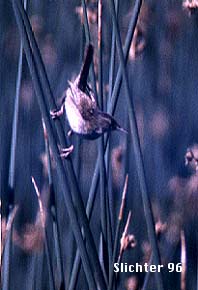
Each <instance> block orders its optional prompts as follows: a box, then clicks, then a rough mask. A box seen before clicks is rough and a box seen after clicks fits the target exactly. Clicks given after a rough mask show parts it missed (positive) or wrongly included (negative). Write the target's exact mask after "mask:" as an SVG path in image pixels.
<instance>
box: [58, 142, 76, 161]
mask: <svg viewBox="0 0 198 290" xmlns="http://www.w3.org/2000/svg"><path fill="white" fill-rule="evenodd" d="M73 150H74V145H71V146H69V147H68V148H61V149H60V152H61V153H60V157H62V158H67V157H68V156H69V155H70V154H71V153H72V151H73Z"/></svg>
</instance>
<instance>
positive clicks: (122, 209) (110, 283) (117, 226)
mask: <svg viewBox="0 0 198 290" xmlns="http://www.w3.org/2000/svg"><path fill="white" fill-rule="evenodd" d="M127 188H128V174H127V175H126V178H125V182H124V188H123V192H122V200H121V204H120V211H119V216H118V222H117V225H116V232H115V241H114V247H113V258H112V262H111V271H110V275H109V286H108V290H111V289H112V287H113V277H114V276H113V274H114V272H113V269H114V267H113V265H114V263H115V261H116V256H117V252H118V244H119V235H120V228H121V225H122V219H123V214H124V207H125V200H126V192H127Z"/></svg>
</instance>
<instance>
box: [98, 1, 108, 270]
mask: <svg viewBox="0 0 198 290" xmlns="http://www.w3.org/2000/svg"><path fill="white" fill-rule="evenodd" d="M102 45H103V43H102V1H101V0H99V1H98V104H99V106H100V108H101V110H103V63H102V62H103V49H102ZM98 152H99V158H100V210H101V230H102V232H101V240H100V241H101V243H102V245H101V247H100V249H101V251H100V254H101V256H100V261H101V263H102V267H103V269H105V266H104V265H106V259H105V258H106V257H107V255H106V254H107V253H106V248H107V216H106V215H107V208H106V194H107V192H106V190H107V186H106V169H105V163H104V136H102V137H101V138H99V139H98Z"/></svg>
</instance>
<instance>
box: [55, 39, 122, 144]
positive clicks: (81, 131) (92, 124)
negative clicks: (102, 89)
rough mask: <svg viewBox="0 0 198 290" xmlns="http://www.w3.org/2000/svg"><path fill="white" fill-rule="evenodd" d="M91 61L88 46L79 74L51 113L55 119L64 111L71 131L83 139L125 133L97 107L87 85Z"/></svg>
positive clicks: (89, 46)
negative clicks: (109, 133)
mask: <svg viewBox="0 0 198 290" xmlns="http://www.w3.org/2000/svg"><path fill="white" fill-rule="evenodd" d="M92 60H93V46H92V44H89V45H88V47H87V50H86V54H85V60H84V63H83V66H82V68H81V71H80V74H79V75H78V76H77V78H76V79H75V81H74V82H71V81H68V83H69V88H68V89H67V90H66V92H65V96H64V99H63V104H62V106H61V109H60V110H57V111H53V112H51V116H52V118H57V117H59V116H60V115H62V114H63V113H64V109H65V111H66V115H67V119H68V122H69V125H70V128H71V131H72V132H74V133H76V134H78V135H79V136H82V137H83V138H86V139H90V140H94V139H96V138H98V137H100V136H101V135H102V134H104V133H105V132H109V131H113V130H120V131H122V132H125V133H126V130H124V129H123V128H122V127H121V126H120V125H119V124H118V123H117V121H116V120H115V119H114V118H113V117H112V116H111V115H109V114H107V113H105V112H102V111H101V110H100V109H99V107H98V106H97V103H96V100H95V98H94V93H93V91H92V89H91V88H90V86H89V85H88V82H87V79H88V75H89V68H90V65H91V62H92Z"/></svg>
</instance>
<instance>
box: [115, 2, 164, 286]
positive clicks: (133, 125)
mask: <svg viewBox="0 0 198 290" xmlns="http://www.w3.org/2000/svg"><path fill="white" fill-rule="evenodd" d="M109 4H110V10H111V14H112V20H113V25H114V27H115V33H116V43H117V49H118V55H119V58H120V62H121V65H122V73H123V79H124V83H125V87H126V94H127V104H128V114H129V124H130V130H131V135H132V142H133V149H134V155H135V161H136V166H137V172H138V176H139V181H140V188H141V193H142V201H143V206H144V212H145V218H146V223H147V230H148V236H149V240H150V242H151V246H152V250H153V258H154V263H155V264H156V265H160V264H161V262H160V254H159V249H158V244H157V238H156V234H155V224H154V218H153V213H152V208H151V202H150V198H149V194H148V189H147V184H146V177H145V170H144V163H143V157H142V152H141V147H140V140H139V136H138V128H137V122H136V117H135V111H134V105H133V102H132V98H131V96H130V89H129V82H128V76H127V71H126V67H125V59H124V54H123V50H122V42H121V37H120V32H119V27H118V22H117V19H116V12H115V5H114V2H113V0H110V1H109ZM156 282H157V288H158V289H159V290H161V289H163V288H164V287H163V282H162V275H161V272H156Z"/></svg>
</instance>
